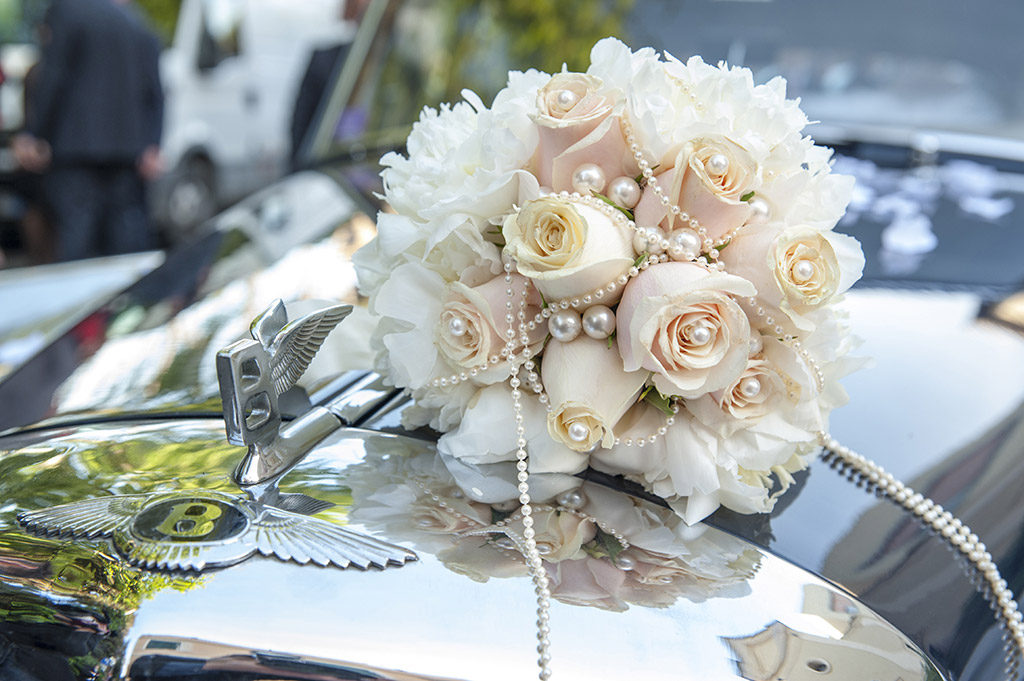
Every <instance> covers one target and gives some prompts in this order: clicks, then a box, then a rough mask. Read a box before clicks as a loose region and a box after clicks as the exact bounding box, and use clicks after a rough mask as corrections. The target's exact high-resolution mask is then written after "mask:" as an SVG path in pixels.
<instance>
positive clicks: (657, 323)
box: [616, 262, 756, 398]
mask: <svg viewBox="0 0 1024 681" xmlns="http://www.w3.org/2000/svg"><path fill="white" fill-rule="evenodd" d="M755 292H756V291H755V289H754V287H753V285H751V283H750V282H748V281H746V280H744V279H741V278H739V277H736V276H732V275H729V274H720V273H711V272H708V271H707V270H706V269H704V268H703V267H701V266H699V265H695V264H691V263H681V262H669V263H662V264H660V265H656V266H654V267H651V268H649V269H647V270H645V271H644V272H642V273H641V274H640V275H639V276H638V277H636V278H635V279H633V280H632V281H631V282H630V283H629V285H627V286H626V290H625V292H624V293H623V295H622V301H621V302H620V303H619V308H618V312H617V314H616V318H617V334H616V338H617V339H618V344H619V350H620V351H621V353H622V359H623V367H624V369H625V370H626V371H636V370H638V369H640V368H644V369H647V370H649V371H653V372H654V385H655V387H657V388H658V390H659V391H660V392H661V393H662V394H663V395H680V396H682V397H687V398H694V397H700V396H701V395H704V394H707V393H709V392H713V391H715V390H721V389H722V388H725V387H727V386H729V385H731V384H732V383H733V382H734V381H735V380H736V379H737V378H739V376H740V374H741V373H742V372H743V369H744V368H745V367H746V363H747V354H748V351H749V343H750V323H749V322H748V321H747V316H746V314H744V312H743V310H742V309H741V308H740V306H739V305H738V304H737V303H736V301H735V300H733V299H732V298H731V297H730V296H732V295H737V296H752V295H754V293H755Z"/></svg>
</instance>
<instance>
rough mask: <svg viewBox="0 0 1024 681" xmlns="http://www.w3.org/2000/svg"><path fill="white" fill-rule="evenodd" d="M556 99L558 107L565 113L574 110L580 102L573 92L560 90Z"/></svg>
mask: <svg viewBox="0 0 1024 681" xmlns="http://www.w3.org/2000/svg"><path fill="white" fill-rule="evenodd" d="M556 99H557V100H558V106H559V107H561V108H562V109H563V110H565V111H568V110H569V109H571V108H573V107H574V106H576V102H578V101H580V98H579V97H577V96H576V93H575V92H573V91H572V90H559V91H558V95H556Z"/></svg>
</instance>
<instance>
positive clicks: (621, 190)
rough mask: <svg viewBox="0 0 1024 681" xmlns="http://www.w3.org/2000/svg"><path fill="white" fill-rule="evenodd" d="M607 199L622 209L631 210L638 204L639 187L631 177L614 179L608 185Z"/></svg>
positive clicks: (623, 176)
mask: <svg viewBox="0 0 1024 681" xmlns="http://www.w3.org/2000/svg"><path fill="white" fill-rule="evenodd" d="M608 198H609V199H611V200H612V201H613V202H614V203H616V204H618V205H620V206H622V207H624V208H633V206H635V205H636V204H638V203H640V185H638V184H637V183H636V180H634V179H633V178H632V177H626V176H625V175H622V176H619V177H616V178H615V179H614V180H612V182H611V184H609V185H608Z"/></svg>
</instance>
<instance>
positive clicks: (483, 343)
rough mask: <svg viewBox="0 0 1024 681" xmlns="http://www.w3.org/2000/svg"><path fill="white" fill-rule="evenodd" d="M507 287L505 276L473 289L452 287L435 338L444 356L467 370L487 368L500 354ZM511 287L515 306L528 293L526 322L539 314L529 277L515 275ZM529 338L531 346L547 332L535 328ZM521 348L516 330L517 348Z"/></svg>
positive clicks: (463, 285)
mask: <svg viewBox="0 0 1024 681" xmlns="http://www.w3.org/2000/svg"><path fill="white" fill-rule="evenodd" d="M508 288H509V285H508V284H507V283H506V282H505V278H504V277H495V278H494V279H492V280H490V281H489V282H487V283H485V284H482V285H480V286H475V287H472V288H471V287H469V286H466V285H465V284H463V283H461V282H457V281H456V282H453V283H451V284H449V286H448V298H447V300H446V301H445V303H444V305H443V306H442V307H441V315H440V318H439V319H438V322H437V326H436V327H435V333H434V336H435V338H436V341H437V347H438V348H439V349H440V350H441V353H442V354H443V355H444V356H445V357H447V358H448V359H449V360H451V362H452V363H453V364H455V365H457V366H459V367H463V368H467V369H469V368H474V367H484V366H488V359H489V358H490V357H493V356H497V355H498V354H500V353H501V350H502V349H503V348H504V347H505V333H507V329H508V322H507V321H506V320H505V319H504V317H499V316H498V315H499V314H501V313H503V312H504V310H505V302H506V301H507V300H508ZM511 288H512V291H513V303H514V304H515V305H518V302H519V300H521V299H522V295H523V292H524V291H525V293H526V308H525V309H524V311H525V313H526V315H527V319H530V318H532V317H533V316H534V315H536V314H537V313H538V312H539V311H540V303H541V301H540V296H539V295H537V291H536V289H534V288H533V285H532V284H531V283H530V281H529V280H528V279H527V278H526V277H523V276H520V275H513V276H512V286H511ZM529 337H530V342H531V344H533V343H539V342H541V341H543V340H544V330H543V329H534V330H533V331H530V332H529ZM521 346H522V343H521V342H520V341H519V332H518V330H517V331H516V347H521Z"/></svg>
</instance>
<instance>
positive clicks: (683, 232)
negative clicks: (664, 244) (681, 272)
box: [668, 229, 701, 261]
mask: <svg viewBox="0 0 1024 681" xmlns="http://www.w3.org/2000/svg"><path fill="white" fill-rule="evenodd" d="M700 246H701V243H700V235H698V234H697V232H695V231H693V230H692V229H675V230H672V232H670V233H669V235H668V255H669V257H670V258H672V259H673V260H685V261H689V260H693V259H694V258H696V257H697V256H698V255H700Z"/></svg>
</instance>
